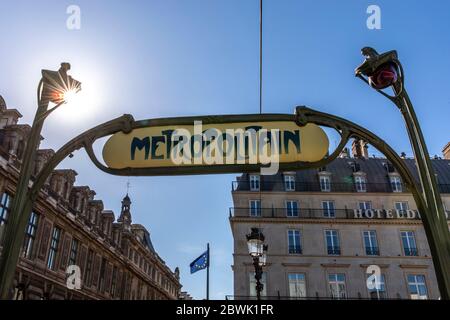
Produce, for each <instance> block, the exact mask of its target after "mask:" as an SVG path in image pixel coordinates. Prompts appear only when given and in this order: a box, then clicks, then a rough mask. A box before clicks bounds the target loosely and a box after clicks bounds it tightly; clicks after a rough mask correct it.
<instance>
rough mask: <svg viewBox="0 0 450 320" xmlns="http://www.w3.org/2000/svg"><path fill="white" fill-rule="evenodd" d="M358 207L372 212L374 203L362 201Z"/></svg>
mask: <svg viewBox="0 0 450 320" xmlns="http://www.w3.org/2000/svg"><path fill="white" fill-rule="evenodd" d="M358 207H359V209H361V210H371V209H372V202H370V201H360V202H358Z"/></svg>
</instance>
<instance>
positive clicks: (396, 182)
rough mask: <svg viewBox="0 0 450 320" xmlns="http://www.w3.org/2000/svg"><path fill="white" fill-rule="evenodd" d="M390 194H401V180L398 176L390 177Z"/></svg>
mask: <svg viewBox="0 0 450 320" xmlns="http://www.w3.org/2000/svg"><path fill="white" fill-rule="evenodd" d="M389 180H390V181H391V188H392V192H402V191H403V188H402V179H401V178H400V177H398V176H390V177H389Z"/></svg>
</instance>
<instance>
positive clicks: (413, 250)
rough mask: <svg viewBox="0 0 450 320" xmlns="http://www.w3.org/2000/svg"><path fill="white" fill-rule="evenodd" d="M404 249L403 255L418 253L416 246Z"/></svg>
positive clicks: (411, 255) (416, 254)
mask: <svg viewBox="0 0 450 320" xmlns="http://www.w3.org/2000/svg"><path fill="white" fill-rule="evenodd" d="M404 250H405V256H408V257H415V256H418V255H419V252H418V251H417V248H404Z"/></svg>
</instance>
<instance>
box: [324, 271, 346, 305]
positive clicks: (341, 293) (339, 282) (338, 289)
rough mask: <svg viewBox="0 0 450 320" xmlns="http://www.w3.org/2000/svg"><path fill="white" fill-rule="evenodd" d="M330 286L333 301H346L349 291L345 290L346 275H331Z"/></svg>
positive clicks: (329, 278) (329, 277) (329, 276)
mask: <svg viewBox="0 0 450 320" xmlns="http://www.w3.org/2000/svg"><path fill="white" fill-rule="evenodd" d="M328 286H329V287H330V293H331V297H332V298H333V299H345V298H346V297H347V291H346V288H345V274H343V273H331V274H329V275H328Z"/></svg>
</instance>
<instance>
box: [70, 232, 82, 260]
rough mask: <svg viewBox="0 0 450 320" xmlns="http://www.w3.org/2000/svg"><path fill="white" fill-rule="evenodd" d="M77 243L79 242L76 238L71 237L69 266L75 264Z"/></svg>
mask: <svg viewBox="0 0 450 320" xmlns="http://www.w3.org/2000/svg"><path fill="white" fill-rule="evenodd" d="M79 243H80V242H79V241H78V240H77V239H75V238H73V239H72V244H71V246H70V255H69V266H71V265H75V264H77V255H78V246H79Z"/></svg>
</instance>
